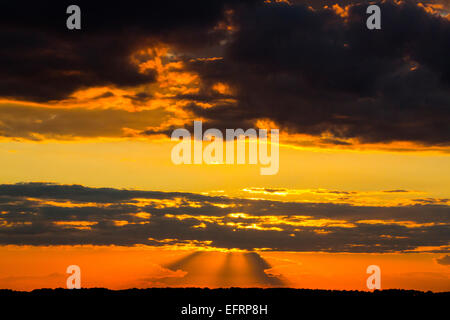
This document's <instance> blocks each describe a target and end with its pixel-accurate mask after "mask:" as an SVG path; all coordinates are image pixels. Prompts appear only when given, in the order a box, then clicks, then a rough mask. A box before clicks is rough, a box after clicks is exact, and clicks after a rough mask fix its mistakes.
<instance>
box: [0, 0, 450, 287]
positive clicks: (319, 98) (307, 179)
mask: <svg viewBox="0 0 450 320" xmlns="http://www.w3.org/2000/svg"><path fill="white" fill-rule="evenodd" d="M70 4H72V3H68V2H67V3H66V2H65V1H58V2H57V3H56V2H51V1H41V2H32V3H29V4H27V5H26V8H27V9H26V10H23V7H22V6H19V5H17V4H14V3H12V2H11V3H7V4H5V5H4V7H5V8H4V10H2V12H1V13H0V15H1V18H0V27H1V28H0V41H1V42H2V44H3V48H2V51H1V52H0V165H1V167H2V169H3V170H1V172H0V257H1V259H0V288H9V289H15V290H32V289H35V288H42V287H52V288H56V287H64V286H65V280H66V278H67V274H66V273H65V271H66V268H67V266H69V265H73V264H75V265H79V266H80V268H81V270H82V286H83V287H107V288H112V289H124V288H131V287H139V288H146V287H153V286H157V287H161V286H177V287H178V286H201V287H204V286H206V287H229V286H241V287H251V286H258V287H279V286H281V287H295V288H319V289H347V290H348V289H357V290H367V287H366V279H367V277H368V274H367V273H366V268H367V267H368V266H369V265H378V266H380V268H381V274H382V280H381V282H382V288H384V289H388V288H402V289H417V290H433V291H449V290H450V255H449V252H450V228H449V223H450V210H449V209H450V207H449V206H450V193H449V190H450V188H449V186H450V165H449V164H450V161H449V160H450V159H449V152H450V130H449V126H448V123H449V122H448V121H449V118H450V114H449V111H450V60H449V59H448V57H449V56H450V3H449V2H448V1H446V0H436V1H412V0H409V1H382V2H377V4H378V5H379V6H380V8H381V15H382V16H381V17H382V18H381V19H382V20H381V23H382V29H381V30H368V29H367V28H366V19H367V14H366V8H367V6H368V2H367V1H360V0H347V1H338V0H329V1H314V0H311V1H307V0H303V1H302V0H300V1H259V0H254V1H233V0H217V1H168V2H160V3H155V2H152V3H147V4H137V3H134V2H133V1H129V2H127V5H126V6H124V5H114V4H109V3H106V2H103V1H96V2H95V3H92V2H88V1H78V5H79V6H80V8H81V17H82V18H81V30H68V29H67V28H66V19H67V17H68V15H67V14H66V8H67V6H68V5H70ZM193 121H202V122H203V127H204V130H206V129H208V128H217V129H219V130H221V131H223V132H224V131H225V129H228V128H232V129H236V128H243V129H244V130H245V129H249V128H260V129H265V128H267V129H271V128H277V129H279V132H280V136H279V144H278V147H279V159H280V160H279V171H278V172H277V173H276V174H274V175H261V174H260V165H255V164H223V163H218V164H182V165H175V164H174V163H173V162H172V160H171V150H172V148H173V147H174V146H175V145H176V144H177V142H176V141H172V140H171V133H172V132H173V130H175V129H177V128H186V129H188V130H190V131H191V130H192V128H193ZM205 265H206V266H208V267H207V268H205Z"/></svg>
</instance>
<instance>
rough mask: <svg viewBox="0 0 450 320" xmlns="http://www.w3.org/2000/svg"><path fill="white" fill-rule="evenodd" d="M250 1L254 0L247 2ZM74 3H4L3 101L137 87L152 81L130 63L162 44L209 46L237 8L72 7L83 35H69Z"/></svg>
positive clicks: (194, 4)
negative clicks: (133, 56) (228, 11)
mask: <svg viewBox="0 0 450 320" xmlns="http://www.w3.org/2000/svg"><path fill="white" fill-rule="evenodd" d="M247 2H251V1H247ZM71 4H73V2H71V1H33V2H29V3H28V2H27V3H17V2H6V3H4V4H3V5H2V10H1V13H0V42H1V43H2V50H1V53H0V96H3V97H12V98H18V99H27V100H33V101H48V100H59V99H63V98H66V97H67V96H68V95H70V94H71V93H72V92H74V91H75V90H77V89H80V88H84V87H90V86H103V85H115V86H119V87H128V86H136V85H139V84H143V83H149V82H152V81H154V80H155V73H154V72H153V71H152V70H150V71H149V72H148V73H146V74H142V73H138V70H137V67H136V66H135V65H133V64H132V63H130V56H131V54H132V53H133V52H135V51H136V50H137V49H139V48H143V47H145V46H146V45H147V46H148V45H151V44H154V43H155V42H159V41H164V42H166V43H171V44H174V45H176V46H179V47H182V48H199V47H203V46H205V45H207V44H208V45H211V44H214V43H216V42H217V41H218V39H219V38H220V37H221V35H220V33H221V32H220V31H217V32H211V29H212V28H213V27H214V26H215V25H216V24H217V23H218V21H219V20H221V19H222V17H223V13H224V10H225V9H226V8H228V7H229V6H236V5H240V4H239V1H234V0H223V1H209V0H201V1H182V0H179V1H177V0H176V1H158V2H155V1H146V2H141V1H127V2H126V4H124V3H113V2H110V1H77V2H76V4H77V5H78V6H80V8H81V14H82V29H81V30H79V31H70V30H68V29H67V28H66V19H67V17H68V14H66V8H67V7H68V6H69V5H71Z"/></svg>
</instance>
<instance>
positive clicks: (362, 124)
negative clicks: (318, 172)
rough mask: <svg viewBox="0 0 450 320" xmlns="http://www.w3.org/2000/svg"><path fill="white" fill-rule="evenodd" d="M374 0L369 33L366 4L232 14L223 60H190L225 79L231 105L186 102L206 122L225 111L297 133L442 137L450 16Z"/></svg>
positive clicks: (445, 139) (446, 138) (435, 140)
mask: <svg viewBox="0 0 450 320" xmlns="http://www.w3.org/2000/svg"><path fill="white" fill-rule="evenodd" d="M353 3H355V2H353ZM380 6H381V12H382V30H376V31H369V30H368V29H367V28H366V26H365V23H366V19H367V14H366V12H365V10H366V8H367V5H366V4H364V5H362V4H361V5H353V6H351V7H350V9H349V11H348V17H347V18H342V17H340V16H339V15H338V14H336V13H335V12H334V11H333V10H331V9H317V10H311V9H309V8H307V7H306V6H304V5H286V4H268V5H264V6H260V7H257V8H252V9H251V10H241V11H239V12H237V14H236V16H235V17H234V19H235V23H236V25H237V26H238V27H239V29H238V31H237V32H236V34H235V35H234V37H233V39H232V40H231V42H230V44H229V45H228V47H227V48H226V52H225V56H224V58H223V59H221V60H214V61H204V60H197V61H193V62H192V63H191V65H190V66H191V68H192V69H193V70H196V71H197V72H199V73H200V74H201V77H202V79H203V80H204V81H205V82H209V83H211V84H213V83H215V82H217V81H222V82H226V83H228V84H230V86H231V87H232V88H233V89H234V91H235V93H236V98H237V100H238V103H237V105H238V107H236V105H220V106H218V107H216V108H208V109H204V108H201V107H196V106H192V105H191V106H190V110H191V111H192V112H194V114H196V115H197V116H201V117H204V118H206V119H209V120H210V121H211V122H220V121H221V118H222V117H223V116H224V115H227V114H231V115H232V116H233V117H234V118H237V119H240V121H246V120H247V121H253V122H254V121H255V120H256V119H258V118H269V119H272V120H274V121H275V122H276V123H277V124H278V125H279V126H280V127H281V128H282V129H284V130H287V131H289V132H295V133H308V134H313V135H320V134H322V133H331V134H332V135H333V136H334V137H336V138H358V139H359V140H360V141H362V142H390V141H398V140H406V141H415V142H419V143H423V144H436V145H440V144H442V145H448V143H449V142H450V130H449V126H448V123H449V120H450V59H448V57H449V56H450V21H449V20H448V19H445V18H443V17H440V16H439V15H437V14H431V13H427V12H426V11H425V10H424V9H423V8H422V7H419V6H418V5H417V4H416V3H414V2H412V1H406V2H403V3H402V4H399V5H396V4H394V3H392V2H390V1H387V2H385V3H382V4H381V5H380ZM218 127H219V128H220V127H221V126H220V125H218ZM337 141H339V140H337Z"/></svg>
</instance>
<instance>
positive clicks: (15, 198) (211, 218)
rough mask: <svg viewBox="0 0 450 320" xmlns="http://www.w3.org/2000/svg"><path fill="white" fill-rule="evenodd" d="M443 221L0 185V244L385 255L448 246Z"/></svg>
mask: <svg viewBox="0 0 450 320" xmlns="http://www.w3.org/2000/svg"><path fill="white" fill-rule="evenodd" d="M138 199H141V200H138ZM142 199H145V201H144V202H142ZM68 204H69V205H68ZM227 205H233V206H227ZM231 213H243V214H246V216H245V217H242V216H232V215H231V216H230V214H231ZM80 221H81V222H80ZM374 221H375V222H376V223H374ZM380 221H381V222H380ZM405 221H406V223H405ZM449 224H450V210H449V207H448V206H445V205H416V206H404V207H358V206H350V205H336V204H329V203H296V202H280V201H269V200H249V199H239V198H229V197H224V196H221V197H214V196H205V195H198V194H192V193H182V192H155V191H140V190H119V189H112V188H89V187H84V186H79V185H57V184H48V183H23V184H14V185H0V244H18V245H20V244H30V245H60V244H94V245H111V244H114V245H123V246H131V245H136V244H146V245H156V246H160V245H168V244H170V245H186V244H188V245H189V244H195V245H200V246H204V245H208V246H213V247H218V248H240V249H249V250H251V249H254V248H268V249H270V250H289V251H330V252H392V251H411V250H414V249H415V248H417V247H420V246H432V247H437V246H446V245H447V246H448V245H449V241H450V239H449V234H450V233H449ZM254 226H257V227H259V228H260V229H255V228H254ZM436 250H437V249H436ZM446 250H448V249H445V248H442V249H441V250H440V251H442V252H445V251H446ZM438 251H439V250H438Z"/></svg>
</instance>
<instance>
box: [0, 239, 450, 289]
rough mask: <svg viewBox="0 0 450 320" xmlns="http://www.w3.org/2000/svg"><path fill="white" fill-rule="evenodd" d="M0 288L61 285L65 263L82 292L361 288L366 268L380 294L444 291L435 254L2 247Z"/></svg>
mask: <svg viewBox="0 0 450 320" xmlns="http://www.w3.org/2000/svg"><path fill="white" fill-rule="evenodd" d="M0 255H1V256H2V260H1V262H0V274H1V277H0V288H5V289H14V290H25V291H29V290H33V289H37V288H58V287H65V281H66V279H67V277H68V275H67V274H66V273H65V271H66V268H67V267H68V266H69V265H72V264H75V265H78V266H80V268H81V274H82V287H85V288H92V287H106V288H109V289H127V288H148V287H192V286H194V287H209V288H218V287H231V286H238V287H292V288H310V289H337V290H367V288H366V279H367V277H368V276H369V275H367V274H366V268H367V266H369V265H372V264H376V265H379V266H380V268H381V272H382V288H383V289H389V288H402V289H414V290H422V291H427V290H432V291H449V290H450V268H449V267H448V266H444V265H439V264H438V263H436V259H437V258H439V257H441V256H442V254H430V253H410V254H406V255H405V254H356V253H352V254H347V253H312V252H309V253H300V252H259V253H255V252H253V253H250V252H228V253H227V252H217V251H195V250H194V251H193V250H173V249H170V250H168V249H162V248H157V247H146V246H141V247H117V246H52V247H33V246H1V247H0Z"/></svg>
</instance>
